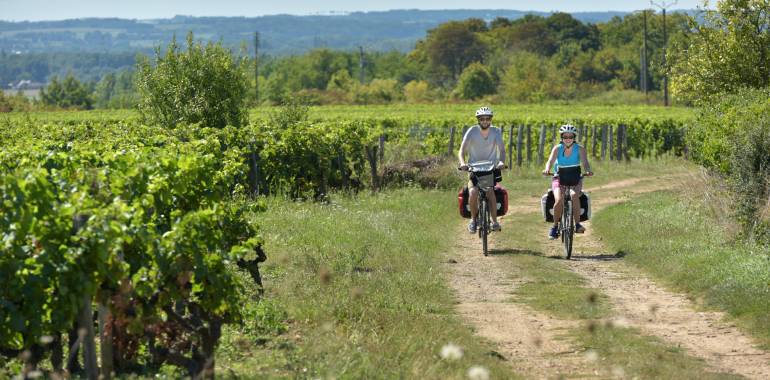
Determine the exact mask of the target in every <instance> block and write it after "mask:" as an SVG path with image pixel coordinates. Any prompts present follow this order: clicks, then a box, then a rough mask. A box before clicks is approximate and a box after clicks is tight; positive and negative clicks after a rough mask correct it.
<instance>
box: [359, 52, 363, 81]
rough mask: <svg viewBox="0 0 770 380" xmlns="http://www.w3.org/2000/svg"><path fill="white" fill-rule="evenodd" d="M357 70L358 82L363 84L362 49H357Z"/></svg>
mask: <svg viewBox="0 0 770 380" xmlns="http://www.w3.org/2000/svg"><path fill="white" fill-rule="evenodd" d="M358 52H359V54H358V69H359V74H358V76H359V81H360V82H361V84H364V47H363V46H359V47H358Z"/></svg>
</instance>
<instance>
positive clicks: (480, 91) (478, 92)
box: [454, 62, 495, 99]
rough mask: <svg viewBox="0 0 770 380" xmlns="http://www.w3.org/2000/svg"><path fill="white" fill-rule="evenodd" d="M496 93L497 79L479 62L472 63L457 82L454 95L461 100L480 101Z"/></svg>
mask: <svg viewBox="0 0 770 380" xmlns="http://www.w3.org/2000/svg"><path fill="white" fill-rule="evenodd" d="M494 93H495V78H494V77H493V76H492V74H491V73H490V72H489V70H488V69H487V68H486V66H484V65H482V64H481V63H479V62H474V63H471V64H470V65H469V66H468V67H466V68H465V70H463V73H462V74H461V75H460V79H459V80H458V81H457V87H455V90H454V95H455V96H457V97H459V98H460V99H478V98H480V97H482V96H485V95H490V94H494Z"/></svg>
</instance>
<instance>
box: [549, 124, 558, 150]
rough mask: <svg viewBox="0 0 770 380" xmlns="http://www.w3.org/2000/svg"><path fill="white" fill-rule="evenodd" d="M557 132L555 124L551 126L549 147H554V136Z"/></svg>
mask: <svg viewBox="0 0 770 380" xmlns="http://www.w3.org/2000/svg"><path fill="white" fill-rule="evenodd" d="M558 132H559V130H558V128H557V127H556V124H554V125H552V126H551V146H554V145H556V134H557V133H558Z"/></svg>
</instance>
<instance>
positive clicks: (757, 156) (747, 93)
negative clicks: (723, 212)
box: [687, 89, 770, 239]
mask: <svg viewBox="0 0 770 380" xmlns="http://www.w3.org/2000/svg"><path fill="white" fill-rule="evenodd" d="M768 97H770V90H768V89H764V90H749V89H745V90H741V91H739V92H738V93H736V94H735V95H728V96H724V95H723V96H722V97H721V98H719V99H716V98H714V99H712V101H711V102H707V103H705V102H704V104H706V106H704V108H703V109H702V111H701V114H700V115H699V117H698V119H697V120H696V122H695V123H694V125H692V126H691V127H690V128H689V130H688V134H687V140H688V146H689V147H690V149H691V153H692V157H693V158H694V159H695V160H696V161H698V162H699V163H701V164H702V165H704V166H706V167H708V168H712V169H715V170H716V171H718V172H720V173H722V174H723V175H725V176H726V178H727V180H728V183H729V185H730V188H731V190H732V193H733V195H734V197H735V200H736V205H737V206H736V209H735V216H736V217H737V219H738V221H739V222H740V223H741V225H742V226H743V228H744V232H745V233H746V235H747V236H748V237H749V238H750V239H753V238H754V237H756V236H757V234H758V233H761V234H764V232H762V231H766V230H767V229H768V228H767V227H768V224H767V221H762V220H761V219H762V218H761V217H760V216H761V215H762V214H763V210H764V209H765V208H766V207H767V206H768V204H767V198H768V195H770V175H768V171H769V170H770V145H768V144H767V141H768V139H770V132H768V130H767V126H768V125H770V102H768V100H767V99H768Z"/></svg>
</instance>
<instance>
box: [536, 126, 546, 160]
mask: <svg viewBox="0 0 770 380" xmlns="http://www.w3.org/2000/svg"><path fill="white" fill-rule="evenodd" d="M545 133H546V126H545V124H543V125H541V126H540V141H538V144H537V164H538V165H542V164H543V162H545V159H544V157H543V154H544V150H545Z"/></svg>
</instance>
